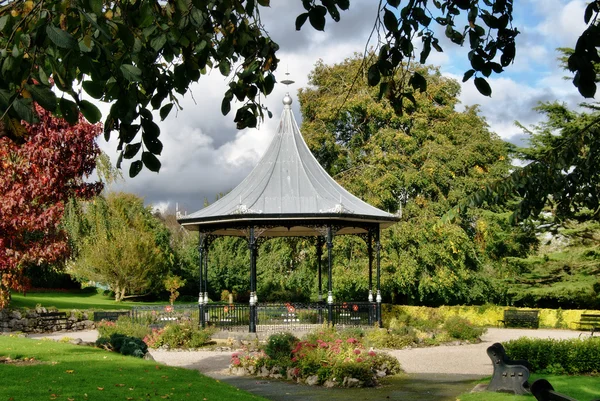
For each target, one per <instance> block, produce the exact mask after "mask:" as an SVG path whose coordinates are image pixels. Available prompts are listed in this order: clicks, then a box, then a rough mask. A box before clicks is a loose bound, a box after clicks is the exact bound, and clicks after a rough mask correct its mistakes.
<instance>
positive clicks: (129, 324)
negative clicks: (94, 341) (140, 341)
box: [97, 316, 150, 338]
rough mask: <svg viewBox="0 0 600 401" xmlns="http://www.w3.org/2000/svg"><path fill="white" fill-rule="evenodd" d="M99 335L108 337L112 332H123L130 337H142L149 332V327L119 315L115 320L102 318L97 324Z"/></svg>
mask: <svg viewBox="0 0 600 401" xmlns="http://www.w3.org/2000/svg"><path fill="white" fill-rule="evenodd" d="M97 328H98V332H99V333H100V337H110V336H111V335H113V334H124V335H126V336H130V337H137V338H144V336H146V335H147V334H149V333H150V328H149V327H148V326H145V325H143V324H139V323H135V322H134V321H132V320H131V318H129V317H127V316H119V318H118V319H117V321H116V322H110V321H107V320H102V321H101V322H100V323H98V324H97Z"/></svg>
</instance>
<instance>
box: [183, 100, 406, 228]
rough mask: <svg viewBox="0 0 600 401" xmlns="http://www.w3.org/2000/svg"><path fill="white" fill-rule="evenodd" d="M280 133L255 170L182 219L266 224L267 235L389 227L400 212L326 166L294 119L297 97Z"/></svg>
mask: <svg viewBox="0 0 600 401" xmlns="http://www.w3.org/2000/svg"><path fill="white" fill-rule="evenodd" d="M283 104H284V107H283V113H282V115H281V121H280V123H279V128H278V130H277V134H276V135H275V137H274V138H273V140H272V142H271V144H270V146H269V148H268V149H267V151H266V153H265V154H264V156H263V157H262V158H261V159H260V161H259V162H258V164H257V165H256V167H255V168H254V169H253V170H252V172H251V173H250V174H249V175H248V176H247V177H246V179H244V181H242V182H241V183H240V184H239V185H238V186H237V187H235V189H233V190H232V191H231V192H229V193H228V194H227V195H225V196H224V197H223V198H221V199H219V200H218V201H216V202H215V203H213V204H211V205H209V206H207V207H205V208H204V209H201V210H198V211H197V212H194V213H192V214H189V215H186V216H184V217H181V218H180V219H179V220H178V221H179V223H180V224H181V225H183V226H184V227H186V228H187V229H189V230H202V231H204V232H211V233H213V234H217V235H244V230H243V229H242V227H248V226H251V225H260V226H264V227H267V229H266V231H264V233H263V235H265V236H303V235H318V234H319V233H318V231H315V229H314V228H312V227H307V225H311V226H315V225H327V224H331V225H334V226H338V227H340V229H339V230H338V233H339V234H345V233H347V234H356V233H363V232H365V231H366V230H365V228H364V227H365V224H366V225H373V224H376V225H379V226H380V227H381V228H384V227H388V226H390V225H391V224H394V223H395V222H396V221H398V220H399V218H398V216H396V215H394V214H391V213H388V212H385V211H383V210H380V209H378V208H376V207H374V206H371V205H369V204H368V203H366V202H364V201H362V200H361V199H359V198H357V197H356V196H354V195H352V194H351V193H350V192H348V191H346V190H345V189H344V188H343V187H342V186H341V185H339V184H338V183H337V182H336V181H335V180H334V179H333V178H331V177H330V176H329V174H327V172H326V171H325V170H324V169H323V167H321V165H320V164H319V162H318V161H317V160H316V159H315V157H314V156H313V155H312V153H311V152H310V149H309V148H308V146H307V145H306V142H304V138H302V134H301V133H300V130H299V128H298V125H297V124H296V120H295V119H294V114H293V112H292V108H291V104H292V99H291V97H290V96H289V95H286V96H285V97H284V99H283Z"/></svg>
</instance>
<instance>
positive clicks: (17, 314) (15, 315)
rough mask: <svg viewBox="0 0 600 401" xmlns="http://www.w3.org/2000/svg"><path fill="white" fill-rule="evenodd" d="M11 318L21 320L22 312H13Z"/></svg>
mask: <svg viewBox="0 0 600 401" xmlns="http://www.w3.org/2000/svg"><path fill="white" fill-rule="evenodd" d="M10 317H11V318H13V319H21V318H22V317H23V316H22V315H21V312H19V311H16V310H14V311H12V312H11V314H10Z"/></svg>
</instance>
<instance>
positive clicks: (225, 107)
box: [221, 98, 231, 116]
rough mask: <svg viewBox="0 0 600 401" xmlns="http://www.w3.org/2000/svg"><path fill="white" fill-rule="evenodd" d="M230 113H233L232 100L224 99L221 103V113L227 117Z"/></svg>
mask: <svg viewBox="0 0 600 401" xmlns="http://www.w3.org/2000/svg"><path fill="white" fill-rule="evenodd" d="M230 111H231V100H230V99H226V98H223V100H222V101H221V113H223V115H224V116H226V115H227V114H229V112H230Z"/></svg>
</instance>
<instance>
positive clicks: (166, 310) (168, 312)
mask: <svg viewBox="0 0 600 401" xmlns="http://www.w3.org/2000/svg"><path fill="white" fill-rule="evenodd" d="M376 305H377V304H375V303H370V302H342V303H334V304H333V305H331V311H332V321H331V323H333V324H334V325H336V326H342V327H345V326H361V327H369V326H373V325H375V324H376V323H377V306H376ZM200 309H201V308H200V306H199V305H174V306H170V305H167V306H164V307H163V306H139V307H138V306H136V307H134V308H133V309H132V311H131V317H132V319H133V320H134V321H136V322H138V323H142V324H147V325H150V326H153V327H158V326H164V325H166V324H168V323H171V322H181V321H190V320H191V321H195V322H200V320H201V319H200ZM202 311H203V313H204V324H205V325H206V326H208V327H216V328H219V329H222V330H231V331H238V330H239V331H247V330H248V327H249V325H250V305H248V304H238V303H236V304H226V303H209V304H206V305H203V306H202ZM328 317H329V305H328V304H326V303H323V302H320V303H297V302H294V303H285V304H258V305H257V306H256V320H257V321H256V328H257V331H285V330H310V329H312V328H314V327H316V326H317V325H322V324H324V323H328ZM200 323H201V322H200Z"/></svg>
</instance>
